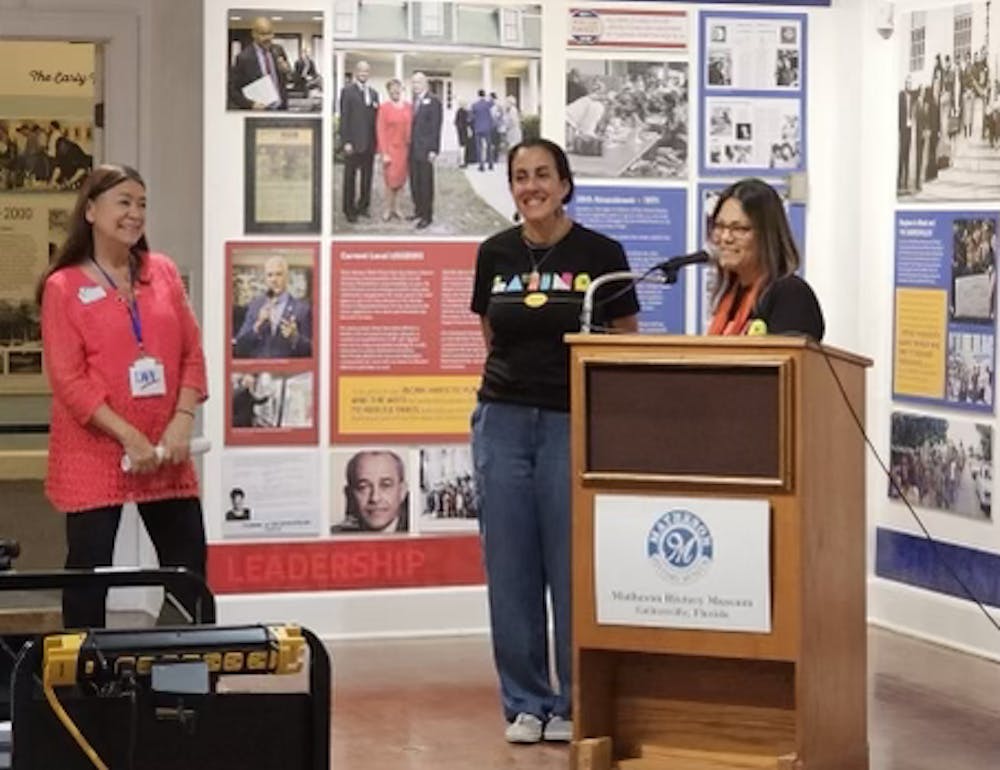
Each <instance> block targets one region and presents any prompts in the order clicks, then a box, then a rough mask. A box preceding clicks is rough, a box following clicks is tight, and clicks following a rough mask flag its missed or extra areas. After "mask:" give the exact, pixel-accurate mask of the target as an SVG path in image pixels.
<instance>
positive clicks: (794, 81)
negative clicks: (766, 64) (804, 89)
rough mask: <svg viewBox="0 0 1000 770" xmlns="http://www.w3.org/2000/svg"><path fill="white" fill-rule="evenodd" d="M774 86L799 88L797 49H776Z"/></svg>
mask: <svg viewBox="0 0 1000 770" xmlns="http://www.w3.org/2000/svg"><path fill="white" fill-rule="evenodd" d="M774 84H775V85H776V86H782V87H788V88H798V86H799V49H798V48H779V49H778V63H777V65H776V66H775V68H774Z"/></svg>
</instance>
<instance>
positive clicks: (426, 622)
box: [215, 586, 490, 639]
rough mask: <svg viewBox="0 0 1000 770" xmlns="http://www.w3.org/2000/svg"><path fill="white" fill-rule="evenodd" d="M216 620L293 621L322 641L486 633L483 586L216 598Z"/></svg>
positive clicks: (238, 595)
mask: <svg viewBox="0 0 1000 770" xmlns="http://www.w3.org/2000/svg"><path fill="white" fill-rule="evenodd" d="M215 601H216V607H217V615H218V622H219V623H220V624H224V625H240V624H243V623H297V624H298V625H301V626H303V627H304V628H308V629H309V630H310V631H312V632H313V633H314V634H316V635H317V636H319V637H321V638H323V639H374V638H392V637H421V636H462V635H471V634H485V633H488V632H489V625H490V624H489V611H488V607H487V602H486V588H485V586H469V587H461V588H407V589H397V590H391V591H390V590H378V591H339V592H296V593H275V594H231V595H221V596H217V597H216V599H215Z"/></svg>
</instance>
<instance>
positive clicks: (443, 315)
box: [330, 242, 485, 443]
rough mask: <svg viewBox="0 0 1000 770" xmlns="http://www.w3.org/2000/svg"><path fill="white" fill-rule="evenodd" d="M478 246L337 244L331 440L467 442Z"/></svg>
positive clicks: (477, 345)
mask: <svg viewBox="0 0 1000 770" xmlns="http://www.w3.org/2000/svg"><path fill="white" fill-rule="evenodd" d="M476 249H477V244H475V243H467V242H418V243H401V242H356V243H345V242H339V243H335V244H334V245H333V259H332V265H333V267H332V271H331V296H332V298H333V303H332V305H333V322H332V325H333V329H332V351H333V352H332V356H331V358H332V389H333V392H332V398H331V402H330V403H331V413H332V414H331V435H332V439H333V441H335V442H336V441H347V442H355V443H368V442H371V441H404V442H405V441H414V442H415V441H436V440H445V441H446V440H449V439H456V438H463V439H464V438H465V436H467V435H468V432H469V417H470V415H471V414H472V409H473V407H474V406H475V401H476V390H477V389H478V387H479V380H480V374H481V372H482V366H483V360H484V359H485V347H484V344H483V336H482V330H481V327H480V322H479V318H478V316H476V315H475V314H474V313H472V311H471V310H470V309H469V303H470V301H471V297H472V284H473V280H474V277H475V262H476Z"/></svg>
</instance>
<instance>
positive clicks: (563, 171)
mask: <svg viewBox="0 0 1000 770" xmlns="http://www.w3.org/2000/svg"><path fill="white" fill-rule="evenodd" d="M529 147H541V148H542V149H544V150H547V151H548V153H549V155H551V156H552V160H553V161H554V162H555V165H556V173H557V174H558V175H559V179H560V180H562V181H563V182H569V190H567V192H566V194H565V195H564V196H563V199H562V202H563V205H564V206H565V205H566V204H567V203H569V202H570V201H571V200H573V190H574V189H575V188H574V185H573V172H572V171H570V170H569V158H567V157H566V152H565V151H564V150H563V148H562V147H560V146H559V145H558V144H556V143H555V142H553V141H552V140H551V139H543V138H542V137H540V136H533V137H530V138H528V139H525V140H524V141H523V142H520V143H518V144H515V145H514V146H513V147H511V148H510V152H509V153H507V186H508V187H513V186H514V158H515V157H516V156H517V154H518V153H519V152H520V151H521V150H526V149H528V148H529Z"/></svg>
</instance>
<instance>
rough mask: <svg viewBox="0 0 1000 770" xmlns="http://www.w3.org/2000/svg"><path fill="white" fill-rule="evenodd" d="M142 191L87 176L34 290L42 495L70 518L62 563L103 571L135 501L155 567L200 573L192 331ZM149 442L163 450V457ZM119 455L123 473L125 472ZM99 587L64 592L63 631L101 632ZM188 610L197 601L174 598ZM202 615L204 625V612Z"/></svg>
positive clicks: (118, 177) (131, 183) (107, 174)
mask: <svg viewBox="0 0 1000 770" xmlns="http://www.w3.org/2000/svg"><path fill="white" fill-rule="evenodd" d="M145 223H146V187H145V183H144V182H143V181H142V178H141V177H140V176H139V174H138V172H136V171H135V170H134V169H131V168H129V167H127V166H114V165H105V166H99V167H98V168H95V169H94V170H93V171H92V172H91V174H90V176H89V177H88V178H87V180H86V182H85V183H84V185H83V187H82V188H81V190H80V194H79V197H78V199H77V202H76V206H75V208H74V210H73V214H72V219H71V222H70V230H69V236H68V238H67V239H66V242H65V243H64V244H63V246H62V249H61V250H60V251H59V252H58V254H57V255H56V257H55V260H54V261H53V263H52V264H51V265H50V266H49V268H48V270H47V271H46V273H45V275H43V276H42V278H41V280H40V281H39V285H38V301H39V304H40V305H41V307H42V341H43V345H44V352H45V365H46V371H47V373H48V378H49V383H50V385H51V387H52V419H51V434H50V440H49V464H48V474H47V476H46V480H45V491H46V494H47V495H48V497H49V500H51V501H52V504H53V505H54V506H55V507H56V508H57V509H58V510H60V511H63V512H65V513H66V514H68V515H67V516H66V540H67V544H68V548H69V550H68V553H67V556H66V567H67V568H68V569H91V568H93V567H98V566H104V565H109V564H111V556H112V551H113V548H114V541H115V533H116V532H117V530H118V522H119V519H120V517H121V509H122V505H123V504H124V503H127V502H133V503H137V504H138V508H139V513H140V514H141V516H142V519H143V522H144V523H145V525H146V529H147V531H148V532H149V535H150V537H151V539H152V541H153V545H154V546H155V547H156V552H157V555H158V557H159V560H160V564H161V565H163V566H181V567H186V568H188V569H189V570H191V571H193V572H196V573H197V574H199V575H204V574H205V550H206V549H205V530H204V525H203V522H202V512H201V503H200V501H199V498H198V494H199V493H198V479H197V476H196V475H195V469H194V466H193V465H192V463H191V460H190V458H189V456H188V447H189V444H190V440H191V429H192V425H193V423H194V418H195V408H196V407H197V405H198V404H200V403H201V402H202V401H204V399H205V398H206V383H205V360H204V355H203V353H202V349H201V341H200V332H199V329H198V325H197V322H196V321H195V318H194V315H193V313H192V312H191V308H190V306H189V305H188V301H187V297H186V295H185V292H184V286H183V284H182V283H181V280H180V275H179V274H178V272H177V268H176V267H175V266H174V264H173V263H172V262H171V261H170V260H169V259H168V258H167V257H165V256H163V255H162V254H155V253H151V252H150V251H149V247H148V246H147V244H146V238H145V234H144V229H145ZM157 447H162V449H161V450H160V451H159V452H158V451H157ZM123 454H124V455H128V458H129V460H130V461H131V466H132V470H131V472H128V473H126V472H125V471H123V470H122V467H121V466H122V456H123ZM106 593H107V592H106V591H101V590H92V589H74V590H65V591H64V592H63V623H64V625H65V626H66V627H69V628H74V627H83V626H95V627H100V626H103V625H104V605H105V599H106ZM177 598H178V599H179V600H180V601H181V603H182V604H184V606H185V607H186V608H187V609H188V610H189V611H190V612H192V615H193V614H194V612H193V610H194V607H195V595H194V594H193V593H192V594H190V595H185V596H178V597H177ZM202 620H204V621H205V622H210V621H212V620H213V618H211V617H208V618H206V617H205V612H204V611H203V612H202Z"/></svg>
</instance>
